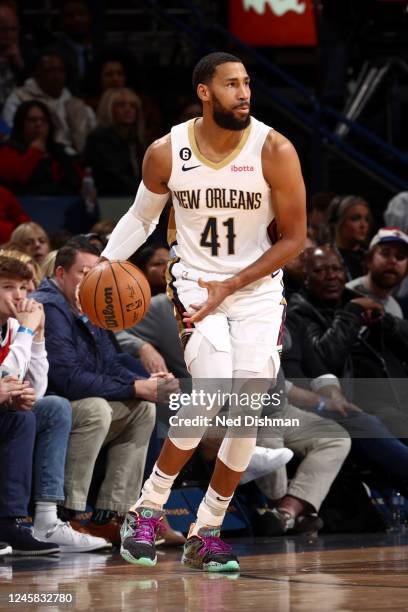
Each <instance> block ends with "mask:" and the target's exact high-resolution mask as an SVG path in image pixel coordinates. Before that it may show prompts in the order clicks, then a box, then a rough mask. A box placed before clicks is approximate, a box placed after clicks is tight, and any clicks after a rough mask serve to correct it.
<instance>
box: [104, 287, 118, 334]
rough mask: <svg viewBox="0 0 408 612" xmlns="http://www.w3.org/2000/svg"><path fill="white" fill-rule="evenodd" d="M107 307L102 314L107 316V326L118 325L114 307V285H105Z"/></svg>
mask: <svg viewBox="0 0 408 612" xmlns="http://www.w3.org/2000/svg"><path fill="white" fill-rule="evenodd" d="M103 294H104V297H105V308H104V309H103V310H102V314H103V316H104V318H105V323H106V326H107V327H118V322H117V320H116V317H115V309H114V307H113V297H112V287H105V290H104V293H103Z"/></svg>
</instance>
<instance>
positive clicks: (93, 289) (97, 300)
mask: <svg viewBox="0 0 408 612" xmlns="http://www.w3.org/2000/svg"><path fill="white" fill-rule="evenodd" d="M78 295H79V302H80V304H81V308H82V311H83V312H84V313H85V314H86V316H87V317H88V319H89V320H90V321H91V323H93V324H94V325H97V326H98V327H103V329H110V330H112V331H119V330H121V329H128V328H129V327H132V326H133V325H136V323H138V322H139V321H141V319H143V317H144V315H145V314H146V312H147V309H148V308H149V304H150V298H151V293H150V286H149V283H148V282H147V280H146V277H145V275H144V274H143V272H142V271H141V270H139V268H137V267H136V266H134V265H133V264H131V263H130V262H129V261H103V262H101V263H100V264H98V265H97V266H95V267H94V268H92V270H90V272H88V274H87V275H86V276H85V278H84V279H83V281H82V283H81V284H80V286H79V294H78Z"/></svg>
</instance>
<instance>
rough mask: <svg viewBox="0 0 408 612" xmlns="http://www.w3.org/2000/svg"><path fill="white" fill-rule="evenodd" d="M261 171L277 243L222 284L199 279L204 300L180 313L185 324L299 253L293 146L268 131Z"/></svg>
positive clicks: (298, 177)
mask: <svg viewBox="0 0 408 612" xmlns="http://www.w3.org/2000/svg"><path fill="white" fill-rule="evenodd" d="M262 167H263V173H264V177H265V180H266V181H267V182H268V184H269V185H270V188H271V192H272V202H273V208H274V213H275V220H276V223H277V228H278V235H279V239H278V241H277V242H276V244H274V245H273V246H272V247H271V248H269V249H268V250H267V251H265V253H264V254H263V255H261V257H259V258H258V259H257V260H256V261H254V262H253V263H252V264H250V265H249V266H247V267H246V268H244V269H243V270H241V271H240V272H238V274H235V275H234V276H231V277H230V278H227V279H226V280H224V281H222V282H219V281H209V282H206V281H203V280H201V279H200V280H199V285H200V286H201V287H203V288H205V289H207V290H208V298H207V300H206V301H205V302H204V303H202V304H191V306H192V308H193V309H194V312H188V313H184V316H185V319H184V320H185V321H189V322H190V323H195V322H197V321H201V320H202V319H203V318H204V317H205V316H206V315H207V314H209V313H210V312H211V311H212V310H214V309H215V308H216V307H217V306H218V305H219V304H221V302H222V301H223V300H224V299H225V298H226V297H227V296H228V295H231V294H232V293H234V292H235V291H238V290H239V289H242V288H243V287H245V286H246V285H249V284H250V283H253V282H254V281H257V280H259V279H260V278H263V277H264V276H269V275H271V274H272V273H273V272H275V271H276V270H279V269H280V268H282V267H283V266H284V265H285V264H286V263H287V262H288V261H291V260H292V259H294V258H295V257H297V255H298V254H299V253H300V252H301V251H302V250H303V248H304V245H305V239H306V192H305V185H304V182H303V177H302V171H301V168H300V162H299V158H298V155H297V153H296V150H295V148H294V146H293V145H292V144H291V143H290V142H289V140H287V139H286V138H284V136H282V135H281V134H278V133H277V132H273V131H271V132H270V134H269V136H268V138H267V140H266V142H265V145H264V149H263V152H262Z"/></svg>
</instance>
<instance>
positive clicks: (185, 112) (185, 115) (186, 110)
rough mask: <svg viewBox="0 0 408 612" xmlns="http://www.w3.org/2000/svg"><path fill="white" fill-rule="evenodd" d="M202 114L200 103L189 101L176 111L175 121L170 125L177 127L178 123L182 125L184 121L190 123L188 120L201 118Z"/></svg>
mask: <svg viewBox="0 0 408 612" xmlns="http://www.w3.org/2000/svg"><path fill="white" fill-rule="evenodd" d="M202 114H203V107H202V105H201V102H197V101H195V100H190V101H189V102H185V103H184V104H183V106H182V107H181V109H180V110H179V111H178V113H177V115H176V117H175V120H174V121H173V122H172V123H173V125H177V124H178V123H184V122H185V121H190V119H195V118H196V117H201V116H202Z"/></svg>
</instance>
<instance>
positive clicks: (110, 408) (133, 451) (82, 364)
mask: <svg viewBox="0 0 408 612" xmlns="http://www.w3.org/2000/svg"><path fill="white" fill-rule="evenodd" d="M98 258H99V251H98V250H97V249H96V247H94V246H93V245H91V244H86V241H84V242H83V244H81V246H80V247H79V246H74V245H72V246H68V245H67V246H65V247H62V248H61V249H60V250H59V252H58V254H57V258H56V262H55V275H54V277H53V278H52V279H51V280H49V279H44V280H43V282H42V284H41V286H40V288H39V290H38V291H37V292H35V294H34V295H35V298H36V299H38V300H39V301H40V302H42V303H43V304H44V308H45V314H46V317H45V324H46V346H47V352H48V358H49V362H50V372H49V381H50V383H49V388H50V390H52V391H54V392H56V393H58V394H61V395H63V396H64V397H67V398H68V399H69V400H70V401H71V405H72V412H73V426H72V433H71V439H70V444H69V448H68V454H67V461H66V471H65V490H66V499H65V507H66V508H67V509H69V510H71V511H81V512H83V511H84V510H85V508H86V503H87V497H88V492H89V487H90V483H91V478H92V473H93V469H94V465H95V461H96V458H97V456H98V454H99V451H100V450H101V448H102V446H105V447H106V448H107V453H106V457H107V460H106V470H105V477H104V480H103V482H102V485H101V487H100V489H99V494H98V497H97V500H96V508H95V512H94V516H93V520H92V521H91V522H90V523H89V524H88V525H86V526H85V529H86V530H87V531H88V532H89V533H92V534H93V535H97V536H102V537H106V538H108V539H110V540H111V541H113V542H115V543H117V542H118V541H119V526H120V522H119V521H118V519H117V513H124V512H126V511H127V509H128V508H129V507H130V505H131V504H132V503H134V500H135V499H136V498H137V495H138V494H139V491H140V487H141V484H142V478H143V472H144V465H145V460H146V452H147V447H148V444H149V439H150V435H151V433H152V430H153V427H154V423H155V406H154V402H155V401H156V400H157V381H158V378H159V377H160V378H162V379H167V380H170V379H171V378H172V376H171V375H170V374H167V375H165V374H161V375H158V376H156V377H151V378H149V379H146V378H144V379H143V378H141V377H140V376H139V375H137V374H136V372H137V370H138V369H139V368H140V366H139V364H138V362H137V361H136V360H134V359H133V358H132V357H131V356H130V355H126V354H123V353H118V352H117V351H116V349H115V348H114V345H113V344H112V341H111V338H110V335H109V332H108V331H106V330H103V329H101V328H98V327H95V326H94V325H92V324H91V323H90V322H89V320H88V319H87V317H86V316H85V315H83V314H82V313H81V312H80V311H79V309H78V303H77V297H76V295H77V288H78V285H79V283H80V282H81V280H82V279H83V277H84V275H85V274H86V273H87V272H88V271H89V270H90V269H91V268H92V267H93V266H95V265H96V263H97V261H98ZM61 347H64V349H63V350H61ZM139 371H140V370H139ZM170 383H171V380H170ZM174 385H175V383H174ZM175 389H176V385H175Z"/></svg>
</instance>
